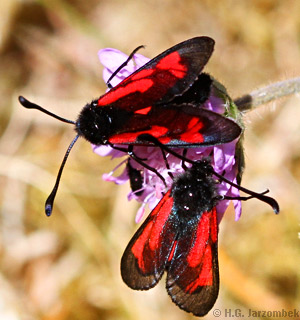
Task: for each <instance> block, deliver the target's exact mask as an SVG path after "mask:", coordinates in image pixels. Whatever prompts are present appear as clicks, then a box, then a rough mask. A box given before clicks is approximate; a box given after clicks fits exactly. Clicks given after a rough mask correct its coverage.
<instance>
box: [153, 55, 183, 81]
mask: <svg viewBox="0 0 300 320" xmlns="http://www.w3.org/2000/svg"><path fill="white" fill-rule="evenodd" d="M180 60H181V57H180V55H179V53H178V52H176V51H175V52H172V53H171V54H169V55H168V56H166V57H164V58H162V59H161V61H160V62H159V63H158V64H157V67H158V68H159V69H163V70H169V71H170V72H171V73H172V74H173V75H174V76H175V77H176V78H178V79H182V78H183V77H184V76H185V75H186V73H187V67H186V66H185V65H183V64H182V63H180Z"/></svg>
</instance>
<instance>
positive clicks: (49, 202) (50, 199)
mask: <svg viewBox="0 0 300 320" xmlns="http://www.w3.org/2000/svg"><path fill="white" fill-rule="evenodd" d="M78 138H79V135H77V136H76V137H75V138H74V139H73V141H72V142H71V143H70V145H69V147H68V149H67V151H66V153H65V156H64V158H63V161H62V163H61V165H60V168H59V171H58V174H57V177H56V182H55V185H54V187H53V189H52V191H51V193H50V195H49V197H48V198H47V200H46V203H45V212H46V215H47V217H50V216H51V213H52V209H53V202H54V199H55V196H56V192H57V189H58V185H59V182H60V178H61V174H62V172H63V169H64V166H65V164H66V161H67V159H68V156H69V154H70V151H71V149H72V148H73V146H74V144H75V142H76V141H77V139H78Z"/></svg>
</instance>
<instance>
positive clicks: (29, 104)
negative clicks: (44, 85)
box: [19, 96, 76, 124]
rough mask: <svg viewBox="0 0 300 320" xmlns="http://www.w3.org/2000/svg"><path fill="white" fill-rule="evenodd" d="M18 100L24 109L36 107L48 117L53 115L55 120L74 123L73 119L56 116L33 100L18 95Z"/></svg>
mask: <svg viewBox="0 0 300 320" xmlns="http://www.w3.org/2000/svg"><path fill="white" fill-rule="evenodd" d="M19 102H20V103H21V105H22V106H23V107H24V108H26V109H37V110H39V111H42V112H43V113H46V114H47V115H49V116H50V117H53V118H55V119H57V120H60V121H62V122H66V123H71V124H76V122H75V121H73V120H68V119H65V118H62V117H60V116H58V115H56V114H54V113H52V112H50V111H48V110H46V109H44V108H43V107H41V106H39V105H37V104H35V103H33V102H30V101H29V100H27V99H25V98H24V97H23V96H19Z"/></svg>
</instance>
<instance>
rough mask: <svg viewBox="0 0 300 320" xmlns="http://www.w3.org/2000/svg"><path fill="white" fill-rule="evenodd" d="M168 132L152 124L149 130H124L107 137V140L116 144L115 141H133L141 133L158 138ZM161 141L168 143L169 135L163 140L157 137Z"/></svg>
mask: <svg viewBox="0 0 300 320" xmlns="http://www.w3.org/2000/svg"><path fill="white" fill-rule="evenodd" d="M167 132H168V129H167V128H165V127H160V126H152V128H151V129H149V130H143V131H138V132H128V133H127V132H125V133H120V134H117V135H115V136H112V137H110V138H109V142H110V143H113V144H116V143H120V144H122V143H127V144H128V143H134V142H136V141H137V138H138V137H139V136H140V135H142V134H151V135H152V136H153V137H155V138H160V137H161V136H164V135H165V134H166V133H167ZM159 140H160V141H161V142H162V143H168V142H169V141H170V140H171V139H170V138H169V137H165V138H164V139H163V140H162V139H159Z"/></svg>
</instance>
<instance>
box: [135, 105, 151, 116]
mask: <svg viewBox="0 0 300 320" xmlns="http://www.w3.org/2000/svg"><path fill="white" fill-rule="evenodd" d="M151 108H152V107H147V108H143V109H138V110H136V111H135V112H134V113H135V114H144V115H146V114H148V113H149V112H150V111H151Z"/></svg>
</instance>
